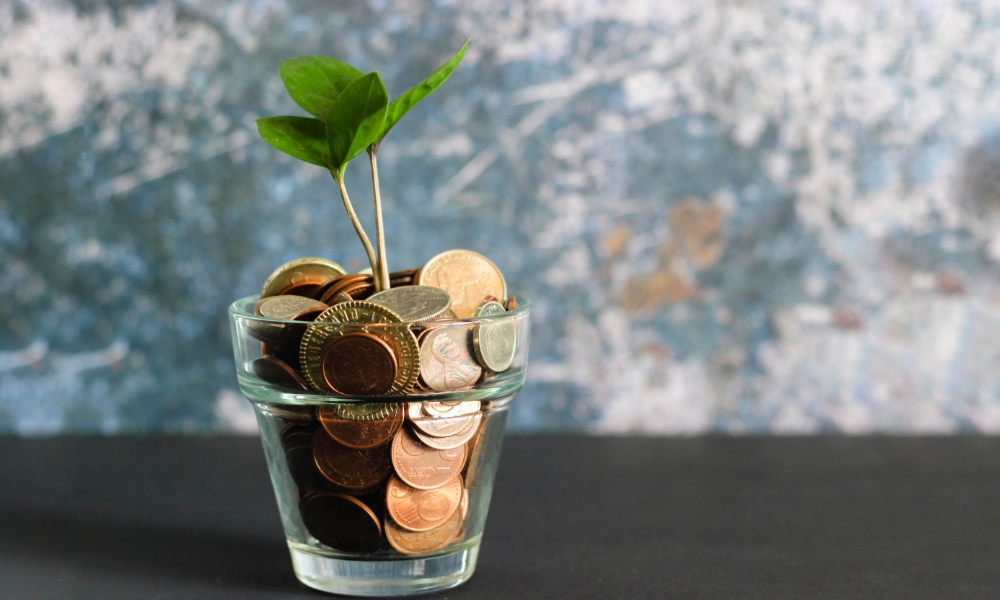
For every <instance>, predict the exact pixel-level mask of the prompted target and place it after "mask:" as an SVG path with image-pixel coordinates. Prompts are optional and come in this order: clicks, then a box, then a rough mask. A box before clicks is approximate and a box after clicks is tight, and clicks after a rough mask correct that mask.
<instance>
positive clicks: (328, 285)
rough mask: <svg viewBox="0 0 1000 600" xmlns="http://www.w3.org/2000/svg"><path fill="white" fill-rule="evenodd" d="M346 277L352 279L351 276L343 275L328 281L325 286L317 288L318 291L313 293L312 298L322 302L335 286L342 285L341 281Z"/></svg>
mask: <svg viewBox="0 0 1000 600" xmlns="http://www.w3.org/2000/svg"><path fill="white" fill-rule="evenodd" d="M344 277H350V275H341V276H340V277H334V278H333V279H330V280H329V281H327V282H326V283H324V284H323V285H321V286H319V288H317V289H316V291H315V292H313V296H312V297H313V298H314V299H316V300H320V301H322V300H323V296H325V295H326V293H327V291H329V290H330V288H332V287H333V286H335V285H337V284H338V283H340V281H341V280H342V279H343V278H344Z"/></svg>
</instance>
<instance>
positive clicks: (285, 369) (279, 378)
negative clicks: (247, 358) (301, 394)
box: [253, 356, 309, 392]
mask: <svg viewBox="0 0 1000 600" xmlns="http://www.w3.org/2000/svg"><path fill="white" fill-rule="evenodd" d="M253 372H254V373H256V375H257V377H260V378H261V379H263V380H264V381H266V382H268V383H270V384H271V385H276V386H279V387H285V388H292V389H296V390H302V391H306V392H307V391H309V386H308V385H307V384H306V381H305V379H302V376H301V375H299V372H298V371H296V370H295V369H293V368H291V367H290V366H288V364H287V363H286V362H285V361H283V360H281V359H280V358H278V357H277V356H261V357H260V358H257V359H255V360H254V361H253Z"/></svg>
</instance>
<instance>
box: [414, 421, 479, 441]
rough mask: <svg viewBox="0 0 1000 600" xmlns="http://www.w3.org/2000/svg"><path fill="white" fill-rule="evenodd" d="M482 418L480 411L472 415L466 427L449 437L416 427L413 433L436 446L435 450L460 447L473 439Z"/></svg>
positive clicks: (421, 439)
mask: <svg viewBox="0 0 1000 600" xmlns="http://www.w3.org/2000/svg"><path fill="white" fill-rule="evenodd" d="M482 419H483V415H481V414H480V413H476V414H474V415H472V420H471V421H470V422H469V424H468V425H466V426H465V428H463V429H462V430H461V431H459V432H458V433H455V434H453V435H449V436H447V437H434V436H432V435H430V434H427V433H425V432H423V431H421V430H420V429H418V428H416V427H414V428H413V433H414V435H416V436H417V438H419V439H420V441H421V442H423V443H424V444H425V445H427V446H430V447H431V448H434V449H435V450H451V449H452V448H458V447H459V446H461V445H462V444H464V443H466V442H468V441H469V440H470V439H472V436H474V435H476V430H478V429H479V422H480V421H482Z"/></svg>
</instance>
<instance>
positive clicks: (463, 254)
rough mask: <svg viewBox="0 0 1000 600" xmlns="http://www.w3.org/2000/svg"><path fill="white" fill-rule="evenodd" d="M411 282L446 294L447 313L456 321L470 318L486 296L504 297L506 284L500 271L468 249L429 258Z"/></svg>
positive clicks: (450, 251)
mask: <svg viewBox="0 0 1000 600" xmlns="http://www.w3.org/2000/svg"><path fill="white" fill-rule="evenodd" d="M414 283H416V284H417V285H429V286H432V287H437V288H441V289H442V290H444V291H446V292H448V295H450V296H451V310H452V311H453V312H454V313H455V314H456V315H457V316H458V318H460V319H467V318H469V317H471V316H472V314H473V312H474V311H475V310H476V307H477V306H479V304H480V302H482V300H483V298H484V297H486V296H496V297H497V298H506V297H507V284H506V282H504V279H503V274H502V273H501V272H500V269H498V268H497V266H496V265H494V264H493V263H492V262H491V261H490V259H488V258H486V257H485V256H483V255H482V254H479V253H477V252H473V251H471V250H448V251H447V252H442V253H441V254H438V255H437V256H435V257H433V258H431V259H430V260H429V261H427V264H425V265H424V266H423V267H422V268H421V269H420V272H419V273H418V274H417V278H416V281H415V282H414Z"/></svg>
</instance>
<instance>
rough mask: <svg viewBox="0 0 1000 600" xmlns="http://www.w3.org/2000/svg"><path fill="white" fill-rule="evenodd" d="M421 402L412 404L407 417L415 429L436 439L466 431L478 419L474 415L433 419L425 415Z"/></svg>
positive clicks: (408, 408)
mask: <svg viewBox="0 0 1000 600" xmlns="http://www.w3.org/2000/svg"><path fill="white" fill-rule="evenodd" d="M420 404H421V403H419V402H410V404H409V406H408V407H407V416H408V417H409V419H410V423H413V427H414V428H416V429H419V430H420V431H423V432H424V433H426V434H427V435H431V436H434V437H449V436H452V435H456V434H458V433H462V432H464V431H466V428H467V427H468V426H469V424H470V423H472V421H473V420H474V419H475V418H476V415H478V414H479V413H474V414H464V415H459V416H457V417H431V416H428V415H425V414H423V409H422V408H421V406H420Z"/></svg>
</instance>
